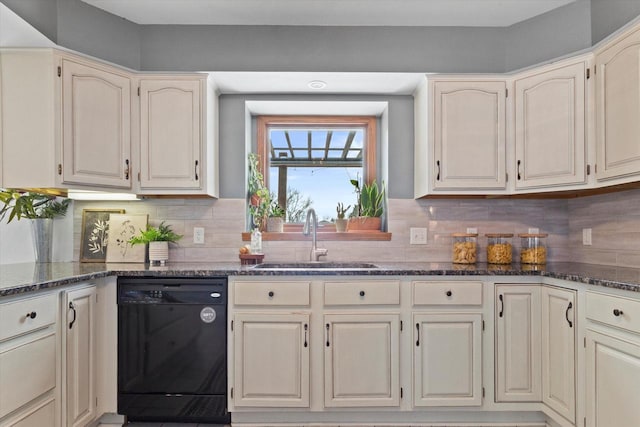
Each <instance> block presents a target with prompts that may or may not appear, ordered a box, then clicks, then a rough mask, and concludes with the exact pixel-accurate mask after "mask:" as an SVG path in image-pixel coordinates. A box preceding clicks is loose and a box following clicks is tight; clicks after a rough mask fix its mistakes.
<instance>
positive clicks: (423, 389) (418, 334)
mask: <svg viewBox="0 0 640 427" xmlns="http://www.w3.org/2000/svg"><path fill="white" fill-rule="evenodd" d="M413 320H414V321H413V323H414V340H413V341H414V358H413V363H414V365H413V377H414V381H415V383H414V397H413V399H414V400H413V403H414V405H415V406H480V405H482V315H481V314H475V313H430V314H414V316H413Z"/></svg>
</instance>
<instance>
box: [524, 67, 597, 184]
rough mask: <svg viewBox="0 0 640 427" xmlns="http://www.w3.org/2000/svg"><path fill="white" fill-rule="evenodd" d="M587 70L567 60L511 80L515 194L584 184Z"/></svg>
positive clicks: (585, 170) (585, 173)
mask: <svg viewBox="0 0 640 427" xmlns="http://www.w3.org/2000/svg"><path fill="white" fill-rule="evenodd" d="M587 67H588V64H587V62H586V59H582V60H580V61H578V62H576V61H575V60H572V61H570V62H568V63H567V62H565V63H562V64H560V65H556V64H553V65H551V66H547V67H539V68H536V69H534V70H531V71H528V72H526V73H523V74H521V75H519V76H517V77H516V78H515V80H514V89H515V90H514V92H515V93H514V104H515V105H514V110H515V120H514V121H515V126H514V128H515V129H514V130H515V171H514V178H515V189H516V190H528V189H539V190H542V189H545V188H548V189H554V190H557V189H558V188H557V187H559V186H573V187H576V186H578V187H579V186H580V185H585V184H586V182H587V181H586V177H587V163H586V155H587V144H586V142H587V139H586V120H585V118H586V117H585V115H586V112H587V109H586V105H587V103H586V91H585V82H586V73H587ZM551 153H552V154H551Z"/></svg>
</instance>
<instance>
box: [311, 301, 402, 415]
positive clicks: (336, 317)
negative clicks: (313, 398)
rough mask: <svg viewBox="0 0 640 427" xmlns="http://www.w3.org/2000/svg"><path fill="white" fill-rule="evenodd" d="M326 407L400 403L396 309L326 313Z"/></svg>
mask: <svg viewBox="0 0 640 427" xmlns="http://www.w3.org/2000/svg"><path fill="white" fill-rule="evenodd" d="M324 320H325V343H324V345H325V349H324V387H325V392H324V405H325V407H381V406H396V407H397V406H399V405H400V380H399V369H400V365H399V351H400V347H399V338H400V316H399V315H398V314H365V313H363V314H326V315H325V316H324Z"/></svg>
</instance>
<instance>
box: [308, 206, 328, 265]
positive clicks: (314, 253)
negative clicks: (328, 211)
mask: <svg viewBox="0 0 640 427" xmlns="http://www.w3.org/2000/svg"><path fill="white" fill-rule="evenodd" d="M310 220H313V223H311V221H310ZM312 226H313V234H312V235H311V254H310V255H309V260H311V261H320V257H321V256H327V253H328V252H329V250H328V249H322V248H321V249H318V236H317V232H318V216H317V215H316V211H315V210H314V209H313V208H310V209H309V210H308V211H307V219H306V221H305V222H304V228H303V229H302V234H304V235H305V236H308V235H309V231H310V230H309V228H310V227H312Z"/></svg>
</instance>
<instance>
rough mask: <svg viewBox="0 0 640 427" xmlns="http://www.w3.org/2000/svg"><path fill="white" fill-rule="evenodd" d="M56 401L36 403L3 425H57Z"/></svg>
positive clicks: (10, 426)
mask: <svg viewBox="0 0 640 427" xmlns="http://www.w3.org/2000/svg"><path fill="white" fill-rule="evenodd" d="M55 418H56V401H55V400H53V399H51V400H47V401H45V403H43V404H41V405H36V406H35V407H34V408H32V409H31V410H30V411H28V412H26V413H25V414H22V415H20V416H18V417H16V418H14V419H11V420H8V421H7V423H6V424H2V423H0V425H2V426H3V427H43V426H51V425H55V421H54V420H55Z"/></svg>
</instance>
